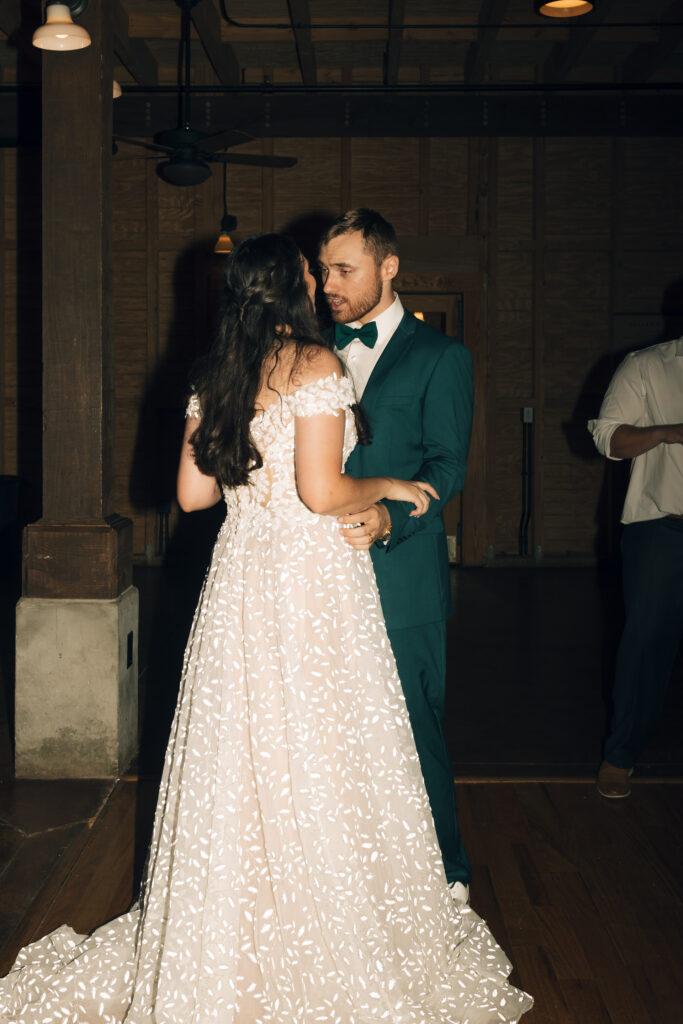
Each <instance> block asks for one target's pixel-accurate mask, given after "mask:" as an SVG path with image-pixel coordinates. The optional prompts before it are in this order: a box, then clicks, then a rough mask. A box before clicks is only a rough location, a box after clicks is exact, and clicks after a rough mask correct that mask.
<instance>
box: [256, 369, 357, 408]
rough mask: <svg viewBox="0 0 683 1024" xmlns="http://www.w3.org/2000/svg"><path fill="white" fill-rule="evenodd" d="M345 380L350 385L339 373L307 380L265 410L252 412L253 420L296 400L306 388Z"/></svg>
mask: <svg viewBox="0 0 683 1024" xmlns="http://www.w3.org/2000/svg"><path fill="white" fill-rule="evenodd" d="M345 380H346V381H349V383H350V379H349V378H348V377H345V376H343V375H342V374H339V373H328V374H326V375H325V376H324V377H318V378H317V380H307V381H306V383H305V384H300V385H299V387H298V388H295V389H294V391H289V392H288V393H287V394H286V395H280V397H279V399H276V400H275V401H274V402H269V403H268V405H267V406H266V407H265V408H263V409H256V410H255V411H254V418H256V417H257V416H265V415H266V413H268V412H270V410H271V409H281V408H282V403H283V402H284V401H291V399H293V398H296V396H297V395H298V394H299V392H301V391H305V390H306V388H312V387H316V386H317V385H319V384H321V385H324V384H326V383H327V382H328V381H340V382H341V381H345Z"/></svg>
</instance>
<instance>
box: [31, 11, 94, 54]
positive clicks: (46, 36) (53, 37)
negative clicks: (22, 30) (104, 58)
mask: <svg viewBox="0 0 683 1024" xmlns="http://www.w3.org/2000/svg"><path fill="white" fill-rule="evenodd" d="M87 6H88V0H69V2H68V3H60V2H59V0H47V2H46V4H45V24H44V25H41V26H40V28H37V29H36V30H35V32H34V33H33V45H34V46H37V47H38V49H39V50H82V49H84V48H85V47H86V46H90V43H91V39H90V35H89V34H88V31H87V30H86V29H84V28H83V27H82V26H81V25H74V23H73V21H72V20H71V16H72V15H73V16H74V17H78V15H79V14H82V13H83V11H84V10H85V9H86V7H87Z"/></svg>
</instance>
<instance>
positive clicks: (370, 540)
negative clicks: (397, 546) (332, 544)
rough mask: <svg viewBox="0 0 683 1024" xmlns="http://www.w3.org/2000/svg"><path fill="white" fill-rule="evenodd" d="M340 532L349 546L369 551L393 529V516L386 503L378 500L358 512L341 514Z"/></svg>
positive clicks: (339, 518) (338, 519)
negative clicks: (390, 514)
mask: <svg viewBox="0 0 683 1024" xmlns="http://www.w3.org/2000/svg"><path fill="white" fill-rule="evenodd" d="M337 522H338V523H339V524H340V533H341V535H342V537H343V538H344V540H345V541H346V543H347V544H348V545H349V547H352V548H355V549H356V550H357V551H368V550H369V548H371V547H372V545H373V544H374V543H375V541H376V540H378V539H379V538H380V537H383V536H384V534H385V533H387V531H388V530H390V529H391V517H390V516H389V512H388V510H387V507H386V505H383V504H382V503H381V502H378V503H377V504H376V505H369V506H368V507H367V508H362V509H360V510H359V511H358V512H351V513H349V515H346V516H339V517H338V518H337Z"/></svg>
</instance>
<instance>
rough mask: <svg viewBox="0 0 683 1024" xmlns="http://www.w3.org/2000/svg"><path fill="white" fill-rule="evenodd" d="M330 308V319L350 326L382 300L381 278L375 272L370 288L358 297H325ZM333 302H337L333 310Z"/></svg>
mask: <svg viewBox="0 0 683 1024" xmlns="http://www.w3.org/2000/svg"><path fill="white" fill-rule="evenodd" d="M325 298H326V300H327V303H328V305H329V307H330V313H331V314H332V319H333V320H334V321H335V323H338V324H350V323H353V322H354V321H355V320H360V319H361V317H364V316H366V314H368V313H369V312H370V311H371V310H372V309H374V308H375V306H378V305H379V303H380V301H381V299H382V278H381V277H380V275H379V271H378V272H377V277H376V279H375V281H374V283H373V285H372V286H368V288H367V289H366V290H365V291H363V292H361V293H360V294H359V295H354V296H347V295H326V296H325ZM334 302H339V305H338V306H337V307H336V308H335V306H334V305H333V303H334Z"/></svg>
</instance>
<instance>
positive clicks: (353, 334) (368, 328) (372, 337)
mask: <svg viewBox="0 0 683 1024" xmlns="http://www.w3.org/2000/svg"><path fill="white" fill-rule="evenodd" d="M354 338H360V340H361V341H362V342H363V344H364V345H367V347H368V348H374V347H375V342H376V341H377V324H376V323H375V321H374V320H371V321H370V323H369V324H363V326H362V327H349V325H348V324H335V325H334V343H335V345H336V346H337V348H346V346H347V345H348V344H349V343H350V342H352V341H353V339H354Z"/></svg>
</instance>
